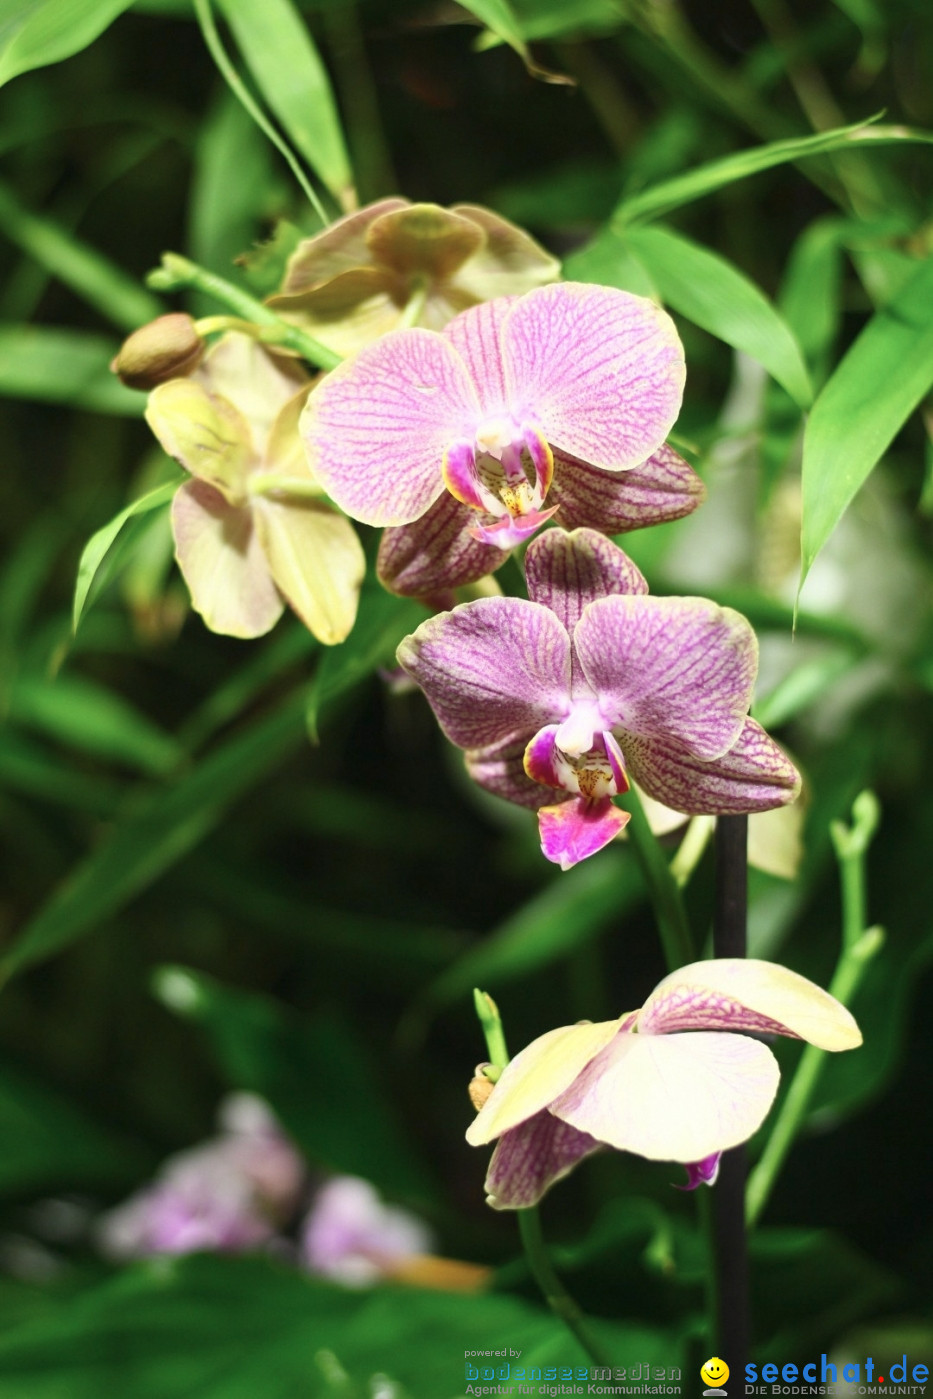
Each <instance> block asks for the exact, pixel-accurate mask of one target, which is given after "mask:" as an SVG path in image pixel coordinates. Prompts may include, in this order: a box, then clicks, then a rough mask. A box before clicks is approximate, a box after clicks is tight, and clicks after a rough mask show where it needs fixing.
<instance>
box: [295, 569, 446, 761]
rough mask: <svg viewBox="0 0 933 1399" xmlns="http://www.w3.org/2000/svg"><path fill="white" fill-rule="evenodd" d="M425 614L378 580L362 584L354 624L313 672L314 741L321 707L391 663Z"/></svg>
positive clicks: (310, 719)
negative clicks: (382, 586) (403, 640)
mask: <svg viewBox="0 0 933 1399" xmlns="http://www.w3.org/2000/svg"><path fill="white" fill-rule="evenodd" d="M424 615H425V612H424V607H423V606H422V605H421V603H418V602H413V601H412V600H411V598H401V597H396V596H395V595H394V594H393V593H387V592H386V591H385V590H384V589H383V588H381V587H379V585H378V584H371V585H370V586H368V587H366V586H364V588H363V593H362V595H361V597H360V609H359V613H358V614H357V619H356V625H355V626H354V628H353V630H352V631H351V633H350V635H349V636H348V637H347V639H346V641H344V642H342V643H341V645H339V646H331V647H328V649H327V650H326V651H325V652H324V655H323V656H322V657H321V662H320V665H319V666H318V668H317V671H316V672H315V676H314V680H313V682H312V685H311V692H310V698H309V701H308V713H307V723H308V730H309V732H310V733H311V735H312V737H313V738H314V739H315V741H316V740H317V728H318V719H319V717H320V714H321V710H322V709H323V707H324V706H325V705H327V704H330V703H332V701H334V700H335V699H339V698H340V696H341V695H343V694H345V693H346V692H347V691H348V690H350V689H352V688H353V686H354V685H358V684H359V683H360V681H361V680H365V679H366V677H367V676H368V675H371V674H372V673H373V671H374V670H377V669H378V668H379V666H383V665H394V663H395V652H396V649H397V648H398V644H399V642H400V641H401V640H402V638H403V637H405V636H408V634H409V632H413V631H414V629H415V627H417V626H418V625H419V624H420V623H421V622H423V621H424Z"/></svg>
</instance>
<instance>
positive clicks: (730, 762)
mask: <svg viewBox="0 0 933 1399" xmlns="http://www.w3.org/2000/svg"><path fill="white" fill-rule="evenodd" d="M622 746H623V748H624V750H625V756H626V760H627V762H628V766H629V768H630V770H631V772H632V773H633V774H634V777H635V781H636V782H638V783H639V785H640V786H642V787H644V789H645V791H646V792H647V793H648V794H649V796H652V797H654V798H655V800H657V801H659V802H663V803H664V805H665V806H668V807H671V808H672V809H673V810H675V811H683V812H684V813H686V814H687V815H689V816H704V815H705V816H727V815H730V814H735V813H736V812H741V811H750V812H755V811H770V810H772V809H773V808H774V807H777V806H786V805H787V803H788V802H792V801H794V799H795V798H796V796H797V794H798V792H799V791H800V774H799V773H798V772H797V769H796V768H795V767H794V765H793V763H792V762H791V761H790V759H789V758H788V757H786V756H785V754H784V753H782V751H781V749H780V748H779V747H778V745H777V744H776V743H775V741H774V739H773V738H769V737H768V735H767V734H766V733H765V731H764V729H763V728H762V727H761V725H760V724H758V723H756V721H755V720H754V719H746V720H745V723H744V724H743V726H742V731H741V733H740V734H739V736H738V738H737V739H736V741H735V743H734V744H733V745H732V747H731V748H730V749H729V750H728V752H726V753H723V754H722V756H721V757H719V758H714V759H713V760H712V761H710V762H703V761H702V760H700V759H699V758H694V757H692V756H691V755H690V754H689V753H685V752H684V751H683V749H682V748H681V746H680V745H679V744H678V743H677V742H676V741H671V740H668V739H664V738H657V739H649V738H640V737H637V736H635V735H626V734H623V735H622Z"/></svg>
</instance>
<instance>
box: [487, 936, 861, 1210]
mask: <svg viewBox="0 0 933 1399" xmlns="http://www.w3.org/2000/svg"><path fill="white" fill-rule="evenodd" d="M762 1034H771V1035H786V1036H789V1037H790V1038H791V1039H801V1040H806V1041H807V1042H808V1043H810V1044H813V1045H816V1046H817V1047H818V1048H819V1049H826V1050H833V1051H835V1050H842V1049H855V1048H856V1047H857V1046H858V1045H860V1044H861V1042H862V1036H861V1034H860V1033H859V1029H858V1026H857V1025H856V1023H855V1021H854V1020H853V1018H852V1016H851V1015H850V1014H849V1012H848V1010H846V1008H845V1006H843V1005H841V1004H840V1002H839V1001H837V1000H836V999H835V998H834V997H833V996H831V995H829V993H828V992H827V991H824V990H822V989H821V988H820V987H819V986H815V985H814V984H813V982H811V981H808V980H807V979H806V978H805V977H802V976H799V975H798V974H797V973H796V972H792V971H788V969H787V968H786V967H781V966H777V965H776V964H775V963H773V962H762V961H757V960H754V959H745V958H738V957H736V958H732V957H726V958H721V959H715V960H712V961H708V962H694V963H692V964H691V965H689V966H686V967H681V968H680V970H679V971H676V972H672V973H671V975H670V976H667V977H665V978H664V980H663V981H662V982H661V983H660V985H659V986H656V987H655V989H654V991H652V993H651V995H650V996H649V997H648V999H647V1001H646V1002H645V1004H644V1005H643V1006H642V1008H641V1010H638V1011H631V1012H630V1013H628V1014H626V1015H622V1016H620V1017H619V1019H618V1020H610V1021H606V1022H604V1023H602V1024H588V1023H583V1024H579V1025H566V1026H563V1027H562V1028H561V1029H558V1030H551V1031H549V1032H548V1033H547V1034H545V1035H542V1036H541V1037H540V1039H536V1040H534V1041H533V1043H532V1044H530V1045H528V1046H527V1048H525V1049H523V1050H522V1051H521V1053H520V1054H518V1055H516V1057H515V1058H514V1059H513V1060H512V1061H511V1062H510V1063H509V1064H508V1065H507V1066H506V1068H505V1069H504V1070H503V1072H502V1076H501V1078H500V1079H499V1080H498V1082H497V1083H496V1085H495V1087H494V1088H493V1090H492V1093H491V1094H490V1096H489V1098H488V1099H487V1101H486V1104H485V1106H484V1107H483V1108H482V1109H481V1111H480V1112H479V1114H478V1116H477V1117H476V1120H475V1121H474V1122H473V1123H472V1124H471V1126H470V1128H469V1130H468V1132H467V1134H466V1136H467V1141H468V1142H469V1143H470V1145H471V1146H484V1145H486V1144H487V1143H488V1142H492V1141H495V1140H496V1139H497V1138H498V1139H499V1140H498V1146H497V1147H496V1150H495V1152H494V1153H493V1157H492V1160H491V1162H490V1165H489V1172H488V1174H487V1176H486V1191H487V1196H488V1203H489V1204H490V1205H491V1206H492V1207H493V1208H494V1209H525V1208H527V1207H528V1206H529V1205H534V1204H537V1202H538V1201H539V1200H540V1199H541V1197H542V1196H543V1195H544V1193H545V1191H547V1190H548V1189H549V1188H550V1186H551V1185H553V1184H554V1182H555V1181H557V1180H560V1179H561V1178H562V1177H563V1176H565V1175H567V1174H568V1172H569V1171H571V1170H572V1169H573V1168H574V1166H576V1165H577V1163H578V1162H579V1161H582V1160H583V1159H584V1157H586V1156H589V1155H590V1154H591V1153H592V1152H594V1151H598V1150H599V1149H600V1148H601V1147H604V1146H609V1147H613V1148H615V1149H616V1150H617V1151H631V1152H634V1153H635V1154H636V1155H637V1156H645V1157H647V1158H648V1159H649V1160H651V1161H679V1162H682V1163H683V1164H684V1165H686V1166H687V1173H688V1183H687V1188H688V1189H692V1188H694V1187H695V1186H696V1185H699V1184H701V1183H706V1184H711V1183H712V1181H713V1180H714V1179H715V1175H716V1170H717V1167H718V1162H719V1156H720V1154H721V1153H722V1152H723V1151H727V1150H728V1149H729V1148H730V1147H734V1146H738V1145H739V1144H740V1143H741V1142H744V1141H747V1139H748V1138H749V1137H750V1136H751V1135H752V1133H753V1132H755V1131H756V1130H757V1129H758V1127H759V1126H760V1125H761V1123H762V1122H763V1121H764V1118H765V1116H766V1115H767V1112H768V1110H769V1108H770V1107H771V1104H772V1102H773V1100H774V1096H775V1094H776V1092H777V1087H778V1081H779V1078H780V1073H779V1070H778V1065H777V1060H776V1059H775V1057H774V1055H773V1054H772V1053H771V1050H770V1049H769V1048H768V1047H767V1045H765V1044H762V1043H761V1041H760V1040H759V1039H756V1038H752V1036H757V1035H762Z"/></svg>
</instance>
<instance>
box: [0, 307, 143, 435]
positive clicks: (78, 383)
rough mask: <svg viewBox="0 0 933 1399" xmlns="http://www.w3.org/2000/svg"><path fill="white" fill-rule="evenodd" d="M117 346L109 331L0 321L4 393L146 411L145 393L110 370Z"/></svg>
mask: <svg viewBox="0 0 933 1399" xmlns="http://www.w3.org/2000/svg"><path fill="white" fill-rule="evenodd" d="M117 349H118V346H117V345H116V344H115V343H114V342H113V341H112V340H109V339H108V338H107V337H106V336H103V335H90V334H87V333H86V332H84V331H80V330H59V329H57V328H52V327H49V326H35V325H10V326H0V396H3V397H6V398H34V399H39V400H40V401H43V402H47V403H62V404H67V405H68V406H71V407H75V408H86V409H88V410H89V411H90V412H93V413H117V414H120V415H121V416H123V417H132V418H138V417H141V416H142V411H143V408H144V407H145V399H144V398H143V395H142V394H141V393H137V392H134V391H133V389H128V388H126V386H125V385H124V384H121V383H120V381H119V379H118V378H117V376H116V375H115V374H111V372H110V361H111V360H112V359H113V357H114V355H115V354H116V352H117Z"/></svg>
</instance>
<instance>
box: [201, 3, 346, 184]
mask: <svg viewBox="0 0 933 1399" xmlns="http://www.w3.org/2000/svg"><path fill="white" fill-rule="evenodd" d="M220 8H221V10H222V12H223V14H224V16H225V18H226V19H227V22H228V23H229V25H230V28H231V29H232V30H233V34H234V36H235V38H236V41H237V44H238V45H239V48H240V52H241V53H242V55H243V59H244V61H245V63H246V65H247V67H248V68H249V70H250V72H251V73H252V75H253V77H254V79H255V80H256V85H257V87H258V88H259V91H260V92H261V93H262V95H263V97H264V98H265V100H266V102H267V104H268V106H269V108H270V109H271V111H273V112H274V113H275V115H276V116H277V117H278V119H279V121H280V122H281V123H282V126H283V128H284V130H285V132H286V134H287V135H288V136H289V138H290V140H291V141H292V143H293V145H294V146H295V147H296V148H297V150H298V151H299V152H300V153H301V154H302V155H303V156H304V158H305V160H306V161H307V162H308V164H309V165H310V166H311V169H312V170H313V171H314V172H315V174H316V175H317V176H318V177H319V178H320V179H321V181H322V182H323V183H324V184H325V185H326V186H327V188H328V189H329V190H330V192H331V194H332V195H333V196H334V198H335V199H336V200H337V201H338V203H340V204H341V206H345V204H346V200H347V197H348V196H352V193H353V171H352V169H351V167H350V157H349V155H348V154H347V146H346V142H345V140H344V135H343V129H342V127H341V124H340V116H339V113H338V111H337V103H336V100H335V98H334V92H333V88H332V87H331V84H330V79H329V78H328V76H327V69H326V68H325V67H324V64H323V63H322V61H321V56H320V54H319V53H318V50H317V48H316V46H315V44H314V41H313V39H312V37H311V35H310V33H309V32H308V28H307V26H306V24H305V23H304V21H303V20H302V19H301V16H300V15H299V14H298V12H297V10H296V9H295V7H294V5H292V4H291V0H262V4H261V5H257V4H256V0H220Z"/></svg>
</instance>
